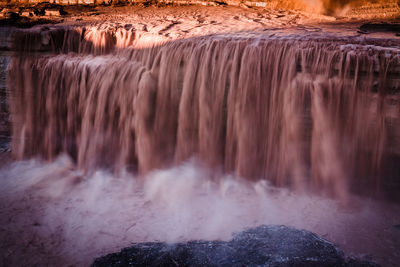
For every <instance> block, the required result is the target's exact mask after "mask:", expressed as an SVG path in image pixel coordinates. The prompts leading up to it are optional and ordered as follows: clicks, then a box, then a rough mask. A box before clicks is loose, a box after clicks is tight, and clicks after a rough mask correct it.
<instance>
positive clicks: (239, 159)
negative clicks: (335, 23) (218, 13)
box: [0, 26, 400, 266]
mask: <svg viewBox="0 0 400 267" xmlns="http://www.w3.org/2000/svg"><path fill="white" fill-rule="evenodd" d="M399 47H400V44H399V43H396V41H395V40H372V39H371V40H367V39H363V38H354V37H349V38H338V37H335V36H322V35H303V36H299V35H290V36H287V35H285V36H278V35H266V34H247V33H246V34H245V33H238V34H225V35H212V36H203V37H196V38H188V39H181V40H175V41H169V42H165V40H162V39H160V38H155V37H153V36H146V35H139V34H137V33H136V32H135V31H134V30H133V29H131V28H130V27H128V26H126V27H124V28H121V27H120V28H116V29H101V28H86V29H83V28H57V27H56V28H52V29H49V28H43V29H41V30H37V29H33V30H27V31H21V32H19V33H17V34H16V35H15V39H14V49H15V50H16V51H18V53H17V54H16V55H15V56H14V58H13V59H12V62H11V65H10V67H9V74H8V87H9V92H10V94H9V96H8V100H9V103H10V109H11V117H12V124H13V129H12V133H13V137H12V140H13V141H12V142H13V143H12V151H13V154H14V156H15V157H16V159H17V160H19V161H18V162H16V163H14V164H12V165H7V166H6V167H3V169H2V170H1V171H0V174H1V179H0V181H1V183H2V184H1V185H2V186H1V188H2V191H1V193H2V194H1V196H2V199H1V203H2V206H1V210H2V211H3V213H4V214H5V216H3V217H2V219H1V220H0V223H1V225H2V232H0V234H1V236H0V237H1V239H2V240H6V241H7V242H5V243H4V244H3V247H2V249H3V251H6V254H4V255H8V256H7V257H4V259H3V260H7V259H8V260H10V262H11V263H14V265H15V264H17V265H18V263H19V262H21V259H24V261H27V262H30V263H32V264H39V265H40V264H42V265H43V264H56V263H61V264H62V265H68V264H74V265H87V264H88V263H90V261H91V260H92V259H93V257H96V256H100V255H101V254H104V253H107V252H112V251H114V250H117V249H119V248H121V247H122V246H126V245H128V244H129V243H130V242H140V241H155V240H162V241H182V240H189V239H194V238H203V239H217V238H221V239H228V238H229V237H230V234H231V232H232V231H239V230H241V229H243V228H244V227H249V226H255V225H259V224H271V223H275V224H286V225H292V226H295V227H299V228H304V229H308V230H311V231H314V232H316V233H318V234H320V235H322V236H324V237H326V238H327V239H329V240H331V241H333V242H335V243H336V244H338V245H339V246H340V247H341V248H343V249H345V250H346V252H347V253H348V254H354V255H357V256H363V257H366V258H369V259H373V260H377V261H378V262H380V263H382V264H385V265H388V266H391V265H392V266H395V265H396V262H398V260H399V254H398V249H397V248H398V246H399V244H400V243H399V238H400V237H399V232H398V230H397V228H396V227H394V226H395V225H396V224H397V222H398V221H399V220H400V218H399V217H398V215H396V214H400V213H399V212H397V211H398V210H399V208H398V206H397V205H396V204H387V203H383V202H379V201H377V200H371V197H377V196H379V197H381V196H382V195H384V196H385V197H387V196H389V197H390V198H393V195H396V192H397V191H395V192H394V194H393V192H392V191H390V190H389V189H390V188H397V189H398V188H399V184H398V181H399V177H400V175H399V169H398V164H399V162H400V161H399V158H400V157H399V155H400V128H399V126H398V125H400V124H399V115H400V114H399V113H400V106H399V99H398V92H399V87H400V81H399V77H400V76H399V68H400V50H399ZM30 158H33V159H32V160H26V159H30ZM40 158H42V159H45V161H41V160H40ZM24 159H25V160H24ZM188 162H189V163H188ZM275 186H279V187H275ZM285 188H290V190H289V189H285ZM397 189H395V190H397ZM309 191H312V192H313V193H312V194H306V192H308V193H309ZM351 192H357V193H362V194H363V195H364V197H360V196H354V195H353V194H351ZM325 194H328V195H329V196H331V197H333V198H323V197H321V195H325ZM337 199H338V201H337ZM378 243H379V246H377V245H376V244H378ZM21 247H25V248H26V250H27V251H26V252H25V253H24V252H19V251H18V250H19V249H20V248H21ZM45 255H48V256H49V258H46V257H45Z"/></svg>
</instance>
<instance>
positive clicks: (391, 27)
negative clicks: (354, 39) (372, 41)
mask: <svg viewBox="0 0 400 267" xmlns="http://www.w3.org/2000/svg"><path fill="white" fill-rule="evenodd" d="M359 32H361V33H372V32H394V33H400V23H365V24H363V25H361V26H360V31H359Z"/></svg>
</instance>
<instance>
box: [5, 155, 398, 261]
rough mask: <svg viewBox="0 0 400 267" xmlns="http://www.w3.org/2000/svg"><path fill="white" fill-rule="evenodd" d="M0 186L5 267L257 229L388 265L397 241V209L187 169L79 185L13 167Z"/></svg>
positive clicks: (52, 171) (65, 161)
mask: <svg viewBox="0 0 400 267" xmlns="http://www.w3.org/2000/svg"><path fill="white" fill-rule="evenodd" d="M0 178H1V179H0V203H1V207H0V208H1V210H2V216H1V217H0V224H1V225H2V228H1V231H0V237H1V240H3V242H2V244H1V246H0V249H1V250H2V253H4V254H3V255H4V256H5V257H4V258H2V260H3V262H2V263H3V264H6V265H9V266H10V265H12V266H15V265H20V264H21V263H22V262H23V263H24V265H34V264H38V265H57V266H60V265H68V264H72V265H74V266H87V265H88V264H90V263H91V262H92V260H93V259H94V258H95V257H98V256H101V255H103V254H106V253H110V252H115V251H118V250H119V249H121V248H122V247H124V246H128V245H129V244H131V243H132V242H142V241H157V240H158V241H169V242H175V241H186V240H192V239H206V240H214V239H223V240H229V238H230V237H231V234H232V232H238V231H241V230H243V229H244V228H246V227H252V226H257V225H260V224H284V225H288V226H294V227H297V228H300V229H307V230H310V231H313V232H315V233H317V234H319V235H321V236H322V237H324V238H326V239H328V240H330V241H332V242H334V243H335V244H338V245H340V247H341V248H342V249H345V250H346V252H347V253H348V255H349V254H350V255H355V256H358V257H360V256H361V257H364V258H365V257H366V258H367V259H368V258H369V257H368V256H366V255H368V254H373V255H374V257H373V259H374V260H378V261H380V262H381V263H382V262H383V263H385V264H389V265H390V264H393V263H394V262H395V261H396V258H393V255H394V253H395V251H396V244H398V243H396V242H398V241H399V239H398V238H397V239H396V234H398V233H397V232H396V230H395V229H392V225H394V224H395V223H396V222H398V220H399V219H400V218H399V216H398V214H400V213H399V212H398V213H397V215H395V216H394V215H393V214H396V210H397V211H400V209H399V207H396V206H388V205H386V204H383V203H382V204H380V203H378V202H374V201H369V200H368V199H362V198H357V197H352V199H351V200H352V205H351V206H350V207H347V208H345V207H343V206H341V205H340V203H337V202H336V201H334V200H330V199H326V198H322V197H318V196H310V195H305V194H297V193H293V192H290V191H288V190H284V189H279V190H278V189H276V188H274V187H271V186H269V185H268V184H267V183H266V182H265V181H260V182H257V183H248V182H245V180H238V179H237V178H235V177H233V176H227V175H225V176H222V177H219V179H218V180H219V181H218V182H211V181H210V179H209V178H210V173H209V171H208V170H206V169H203V168H201V167H199V166H198V164H196V162H195V161H192V162H188V163H185V164H183V165H181V166H177V167H174V168H171V169H167V170H160V171H156V172H152V173H150V174H148V175H146V176H145V177H135V176H132V175H129V174H125V175H120V176H113V175H111V174H110V173H108V172H105V171H96V172H95V173H93V174H92V175H88V176H85V175H82V173H80V172H79V171H76V169H75V167H74V166H73V164H72V162H71V161H70V159H69V158H68V157H66V156H61V157H59V158H57V159H56V160H55V161H54V162H53V163H51V164H49V163H43V162H40V161H38V160H30V161H22V162H17V163H14V164H12V165H11V166H8V167H6V168H3V169H1V170H0ZM378 233H379V234H378ZM377 243H379V244H380V247H376V244H377ZM388 255H390V257H387V256H388ZM391 261H392V262H391ZM0 263H1V262H0Z"/></svg>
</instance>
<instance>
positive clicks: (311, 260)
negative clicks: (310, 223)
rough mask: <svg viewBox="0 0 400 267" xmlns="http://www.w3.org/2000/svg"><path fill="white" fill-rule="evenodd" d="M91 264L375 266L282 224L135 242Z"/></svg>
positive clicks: (307, 233)
mask: <svg viewBox="0 0 400 267" xmlns="http://www.w3.org/2000/svg"><path fill="white" fill-rule="evenodd" d="M92 266H354V267H355V266H377V265H375V264H373V263H368V262H359V261H356V260H350V261H346V260H345V258H344V256H343V253H342V252H341V251H340V250H339V249H337V248H336V247H335V246H334V245H333V244H331V243H329V242H328V241H326V240H324V239H322V238H320V237H318V236H317V235H315V234H313V233H311V232H308V231H304V230H297V229H294V228H289V227H286V226H274V225H273V226H259V227H257V228H252V229H249V230H246V231H243V232H241V233H239V234H235V235H234V236H233V239H232V240H231V241H229V242H223V241H191V242H187V243H178V244H167V243H138V244H134V245H133V246H132V247H130V248H125V249H123V250H122V251H121V252H119V253H113V254H109V255H107V256H104V257H101V258H98V259H96V260H95V262H94V263H93V265H92Z"/></svg>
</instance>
